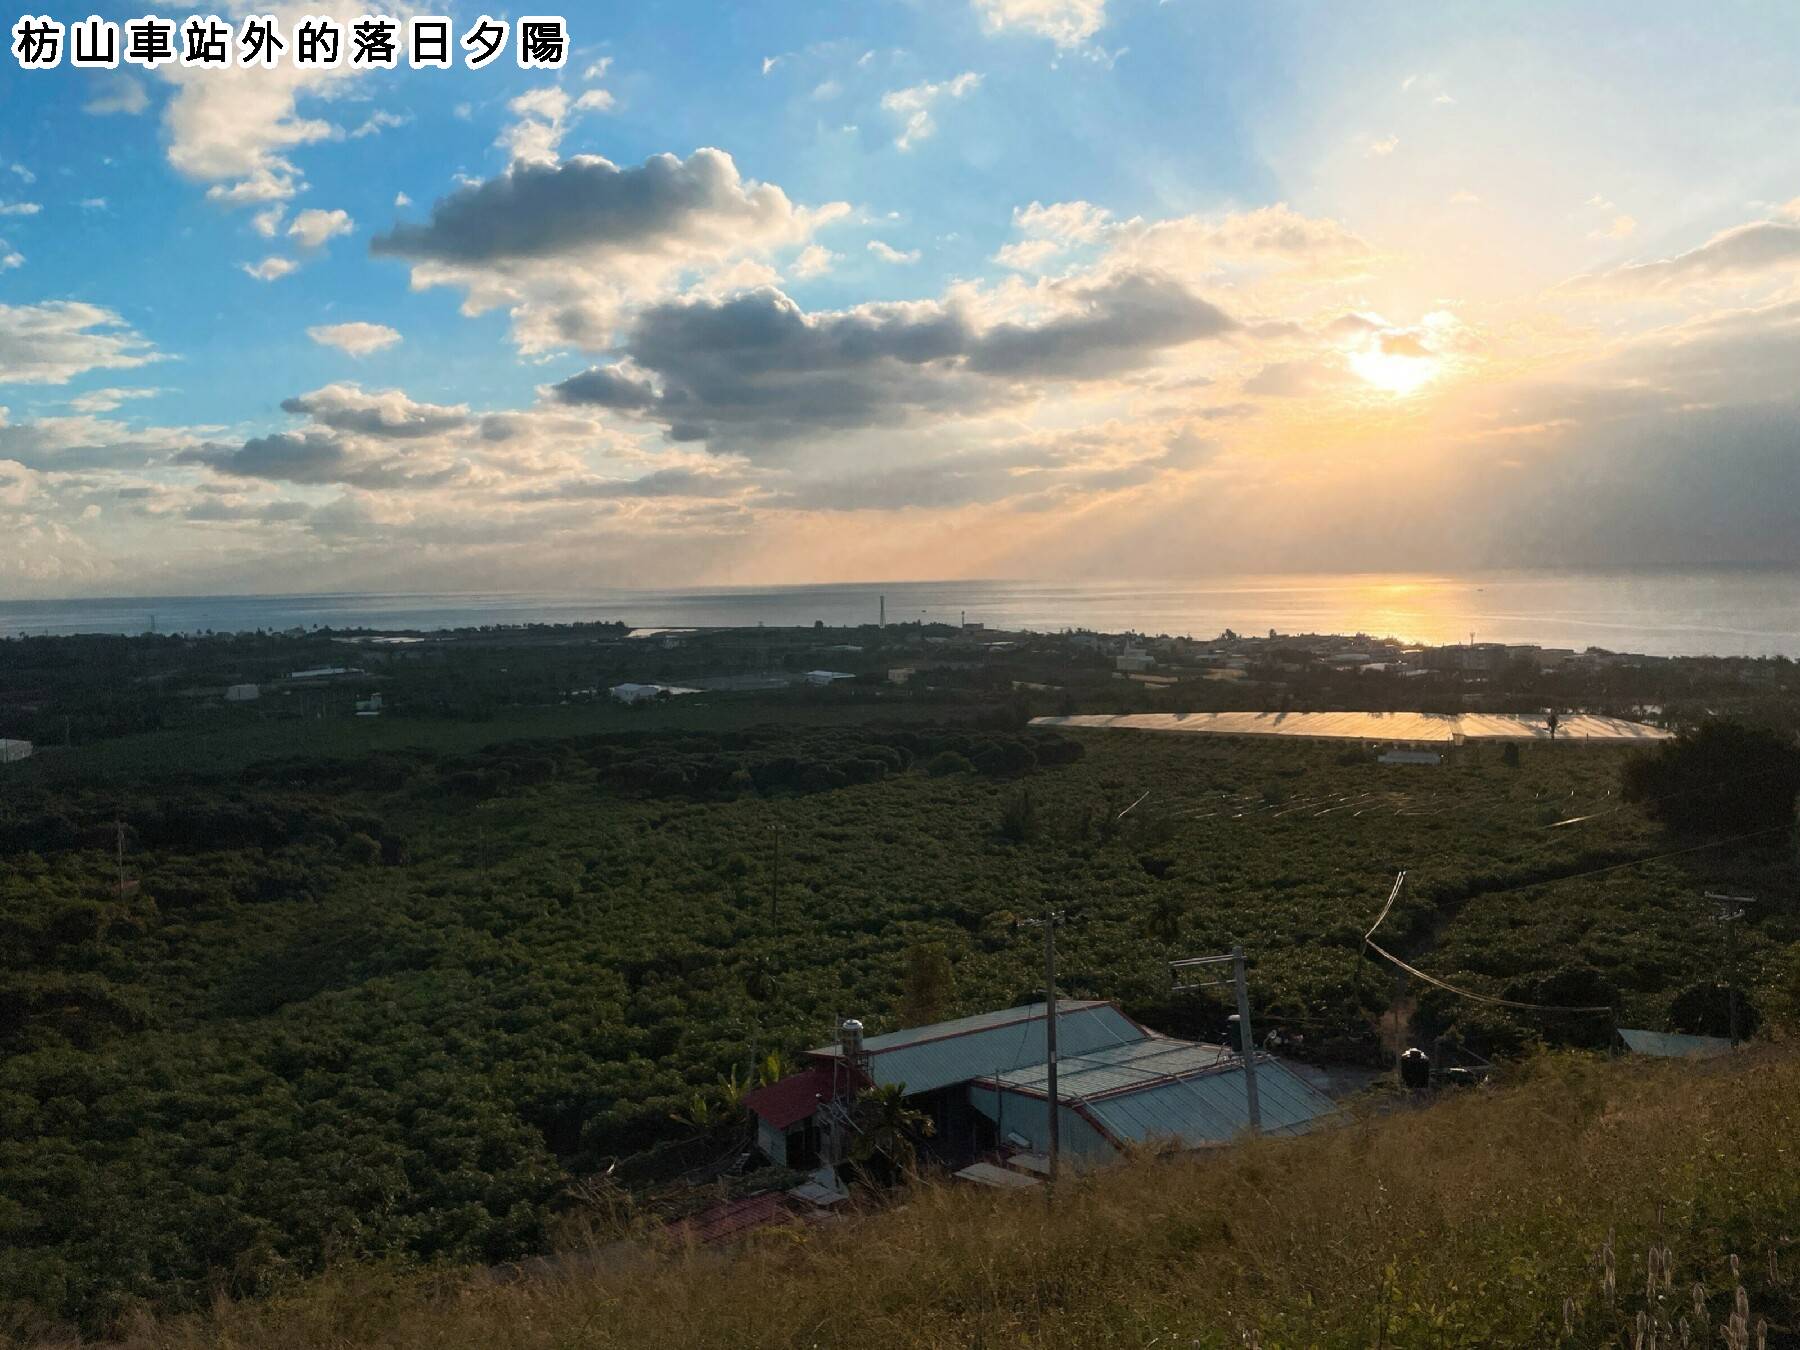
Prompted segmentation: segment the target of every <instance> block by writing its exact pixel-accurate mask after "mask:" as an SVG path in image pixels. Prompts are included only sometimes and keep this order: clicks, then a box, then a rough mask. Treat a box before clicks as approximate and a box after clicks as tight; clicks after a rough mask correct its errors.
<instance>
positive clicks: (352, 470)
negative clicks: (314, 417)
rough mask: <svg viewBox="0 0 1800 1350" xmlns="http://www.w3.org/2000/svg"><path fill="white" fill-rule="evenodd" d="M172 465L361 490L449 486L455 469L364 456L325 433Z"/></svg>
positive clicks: (273, 439) (204, 451)
mask: <svg viewBox="0 0 1800 1350" xmlns="http://www.w3.org/2000/svg"><path fill="white" fill-rule="evenodd" d="M175 462H176V463H178V464H197V465H204V466H205V467H206V468H209V469H211V470H213V471H214V472H215V473H221V474H225V475H228V476H230V477H233V478H258V479H264V480H268V481H271V482H281V483H304V484H315V485H316V484H326V483H345V484H350V485H352V486H355V487H362V488H402V487H405V488H420V487H434V486H438V485H441V484H443V483H446V482H449V481H450V480H451V479H452V478H454V477H455V476H456V475H457V474H458V472H459V469H458V467H457V466H456V465H453V464H451V465H446V464H442V463H439V462H437V460H436V458H435V457H431V458H428V459H423V460H421V457H418V456H414V455H410V454H408V453H406V452H405V451H392V450H390V451H388V452H386V453H370V452H369V451H368V450H367V449H365V448H364V447H363V446H362V445H361V444H360V443H359V442H357V441H356V440H354V439H353V438H351V437H347V436H340V435H336V434H333V433H332V432H329V431H302V432H287V431H283V432H277V433H275V434H274V435H272V436H255V437H252V438H251V439H249V440H247V441H245V442H244V443H243V444H242V445H240V446H238V447H236V448H235V449H233V448H230V447H226V446H205V447H201V448H197V449H193V450H184V451H182V452H181V453H180V454H178V455H176V457H175Z"/></svg>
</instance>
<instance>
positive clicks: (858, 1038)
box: [838, 1017, 863, 1059]
mask: <svg viewBox="0 0 1800 1350" xmlns="http://www.w3.org/2000/svg"><path fill="white" fill-rule="evenodd" d="M838 1044H839V1045H841V1046H842V1047H843V1049H844V1058H845V1059H855V1058H856V1057H857V1056H859V1055H861V1054H862V1048H863V1024H862V1023H861V1022H859V1021H857V1020H856V1019H855V1018H854V1017H851V1018H848V1019H846V1020H845V1022H844V1024H843V1026H841V1027H839V1028H838Z"/></svg>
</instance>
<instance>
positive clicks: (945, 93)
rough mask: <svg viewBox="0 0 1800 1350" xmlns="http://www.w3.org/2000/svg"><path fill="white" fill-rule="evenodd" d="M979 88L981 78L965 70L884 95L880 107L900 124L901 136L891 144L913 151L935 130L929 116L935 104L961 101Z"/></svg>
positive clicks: (933, 121) (935, 124) (933, 122)
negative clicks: (898, 119)
mask: <svg viewBox="0 0 1800 1350" xmlns="http://www.w3.org/2000/svg"><path fill="white" fill-rule="evenodd" d="M980 86H981V76H979V75H977V74H975V73H974V72H973V71H964V72H963V73H962V74H961V75H958V76H957V77H956V78H955V79H953V80H943V81H940V82H939V83H937V84H931V83H925V84H915V85H913V86H911V87H910V88H907V89H893V90H890V91H889V92H887V93H885V94H883V95H882V96H881V106H882V107H883V108H884V109H886V110H887V111H888V112H890V113H893V114H894V115H895V116H897V117H899V118H900V119H901V122H902V126H901V130H900V134H899V135H898V136H896V137H895V138H894V144H895V145H897V146H899V147H900V149H902V150H910V149H912V148H913V147H914V146H915V145H917V144H918V143H919V142H920V141H922V140H925V139H926V138H927V137H929V136H931V135H932V134H933V133H934V132H935V131H936V130H937V122H936V121H935V120H933V118H932V116H931V110H932V107H933V105H934V104H936V103H937V102H938V101H939V100H940V99H959V98H963V97H964V96H966V95H968V94H971V93H973V92H974V91H975V90H976V89H978V88H980Z"/></svg>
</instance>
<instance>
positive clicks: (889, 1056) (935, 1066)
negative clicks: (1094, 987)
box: [810, 999, 1147, 1096]
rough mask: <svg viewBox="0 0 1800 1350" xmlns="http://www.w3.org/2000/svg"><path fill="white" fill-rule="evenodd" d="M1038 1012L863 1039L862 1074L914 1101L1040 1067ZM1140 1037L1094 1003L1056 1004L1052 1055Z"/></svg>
mask: <svg viewBox="0 0 1800 1350" xmlns="http://www.w3.org/2000/svg"><path fill="white" fill-rule="evenodd" d="M1044 1011H1045V1007H1044V1005H1043V1004H1042V1003H1027V1004H1023V1005H1021V1006H1019V1007H1017V1008H1003V1009H1001V1010H999V1011H997V1012H988V1013H978V1014H976V1015H975V1016H973V1017H959V1018H957V1019H956V1020H954V1021H951V1022H934V1023H932V1024H931V1025H930V1026H923V1027H912V1028H909V1029H908V1030H905V1031H891V1032H888V1033H887V1034H886V1035H884V1036H871V1037H869V1038H868V1040H866V1041H864V1042H863V1052H864V1054H866V1055H867V1056H868V1064H869V1075H870V1077H872V1078H873V1079H874V1080H875V1082H876V1083H877V1084H880V1085H883V1086H885V1085H887V1084H890V1083H903V1084H905V1085H906V1091H907V1095H908V1096H914V1095H917V1094H919V1093H922V1092H935V1091H936V1090H937V1089H939V1088H944V1087H950V1086H952V1085H954V1084H958V1083H967V1082H970V1081H971V1080H973V1079H977V1078H987V1077H991V1076H992V1075H994V1074H996V1073H1006V1072H1009V1071H1011V1070H1013V1069H1019V1068H1023V1067H1024V1066H1026V1065H1029V1064H1042V1063H1043V1062H1044V1058H1045V1055H1046V1050H1045V1048H1044V1026H1045V1016H1044ZM1146 1034H1147V1033H1146V1032H1145V1031H1144V1029H1143V1028H1142V1027H1141V1026H1139V1025H1138V1024H1137V1023H1136V1022H1134V1021H1132V1020H1131V1019H1130V1018H1129V1017H1127V1016H1126V1015H1125V1014H1124V1013H1122V1012H1120V1011H1119V1010H1118V1009H1117V1008H1115V1007H1113V1005H1112V1004H1110V1003H1107V1002H1105V1001H1104V1000H1101V999H1066V1000H1059V1001H1058V1003H1057V1005H1056V1041H1057V1051H1058V1053H1059V1054H1060V1055H1062V1056H1064V1057H1067V1056H1071V1055H1083V1054H1087V1053H1089V1052H1090V1051H1094V1050H1099V1049H1102V1048H1104V1047H1106V1046H1114V1045H1119V1044H1122V1043H1124V1042H1128V1041H1138V1040H1142V1039H1143V1038H1144V1036H1145V1035H1146ZM810 1054H811V1056H812V1057H813V1058H814V1059H819V1060H824V1061H827V1062H830V1061H833V1060H836V1059H839V1058H841V1057H842V1055H843V1047H842V1046H837V1045H826V1046H821V1047H820V1048H819V1049H817V1050H813V1051H811V1052H810Z"/></svg>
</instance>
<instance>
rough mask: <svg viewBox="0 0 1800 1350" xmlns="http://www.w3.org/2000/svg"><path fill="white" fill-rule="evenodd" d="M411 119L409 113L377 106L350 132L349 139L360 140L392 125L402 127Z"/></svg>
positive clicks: (379, 132) (388, 128) (377, 134)
mask: <svg viewBox="0 0 1800 1350" xmlns="http://www.w3.org/2000/svg"><path fill="white" fill-rule="evenodd" d="M411 121H412V114H411V113H391V112H388V111H387V110H386V109H385V108H377V109H376V110H375V111H374V112H372V113H370V114H369V115H368V116H367V117H365V118H364V119H363V120H362V125H361V126H359V127H357V128H356V130H355V131H353V132H351V133H350V139H351V140H353V141H360V140H362V139H363V138H364V137H367V136H379V135H380V134H381V133H382V132H384V131H387V130H390V129H391V128H393V127H403V126H405V125H406V124H407V123H409V122H411Z"/></svg>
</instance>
